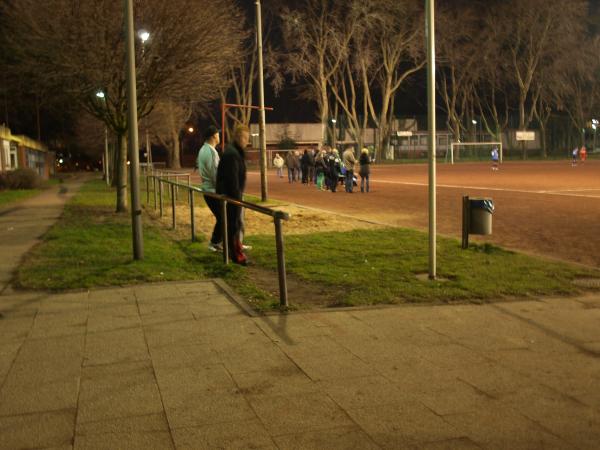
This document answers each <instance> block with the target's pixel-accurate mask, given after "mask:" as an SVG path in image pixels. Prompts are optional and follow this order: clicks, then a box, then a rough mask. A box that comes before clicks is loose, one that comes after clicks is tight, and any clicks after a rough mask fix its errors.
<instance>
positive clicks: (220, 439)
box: [173, 419, 277, 450]
mask: <svg viewBox="0 0 600 450" xmlns="http://www.w3.org/2000/svg"><path fill="white" fill-rule="evenodd" d="M173 439H174V441H175V446H176V447H177V449H180V450H188V449H189V450H192V449H204V448H207V449H208V448H211V449H212V448H215V449H216V448H222V449H228V450H229V449H231V450H234V449H239V450H246V449H257V450H258V449H260V450H263V449H264V450H267V449H273V450H275V449H277V447H276V446H275V444H274V443H273V440H272V439H271V437H270V436H269V434H268V433H267V431H266V429H265V427H264V426H263V425H262V424H261V423H260V421H258V420H256V419H255V420H250V421H246V422H226V423H219V424H214V425H204V426H201V427H196V428H177V429H174V430H173Z"/></svg>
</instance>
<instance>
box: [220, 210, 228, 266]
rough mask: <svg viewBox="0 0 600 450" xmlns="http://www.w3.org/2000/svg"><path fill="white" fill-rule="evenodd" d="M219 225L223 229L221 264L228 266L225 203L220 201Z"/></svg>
mask: <svg viewBox="0 0 600 450" xmlns="http://www.w3.org/2000/svg"><path fill="white" fill-rule="evenodd" d="M221 219H222V220H221V224H222V229H223V262H224V263H225V264H226V265H227V264H229V238H228V236H227V202H226V201H225V200H221Z"/></svg>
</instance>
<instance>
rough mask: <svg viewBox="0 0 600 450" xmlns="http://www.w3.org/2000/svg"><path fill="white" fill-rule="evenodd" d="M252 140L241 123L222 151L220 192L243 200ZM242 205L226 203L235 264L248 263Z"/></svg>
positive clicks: (230, 246)
mask: <svg viewBox="0 0 600 450" xmlns="http://www.w3.org/2000/svg"><path fill="white" fill-rule="evenodd" d="M249 142H250V130H249V129H248V127H247V126H245V125H238V126H236V127H235V129H234V131H233V143H230V144H228V145H227V147H226V148H225V151H224V152H223V158H222V159H221V163H220V164H219V169H218V170H217V193H218V194H223V195H226V196H227V197H231V198H233V199H235V200H242V198H243V195H244V188H245V187H246V161H245V149H246V147H247V146H248V143H249ZM242 227H243V224H242V208H241V207H240V206H236V205H232V204H229V203H228V204H227V244H228V246H229V256H230V258H231V261H233V262H234V263H236V264H241V265H246V264H247V261H248V260H247V258H246V255H245V254H244V249H243V247H242V241H241V232H242Z"/></svg>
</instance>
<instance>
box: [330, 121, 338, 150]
mask: <svg viewBox="0 0 600 450" xmlns="http://www.w3.org/2000/svg"><path fill="white" fill-rule="evenodd" d="M336 122H337V120H335V119H331V123H332V124H333V136H332V138H331V147H333V148H335V143H336V142H335V141H336V129H335V124H336Z"/></svg>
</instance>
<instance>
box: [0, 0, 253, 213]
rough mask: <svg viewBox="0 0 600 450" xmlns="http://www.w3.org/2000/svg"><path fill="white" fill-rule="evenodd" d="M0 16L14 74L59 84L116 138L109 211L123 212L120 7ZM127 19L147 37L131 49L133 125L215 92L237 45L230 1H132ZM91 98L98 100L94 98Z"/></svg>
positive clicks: (30, 7) (10, 4)
mask: <svg viewBox="0 0 600 450" xmlns="http://www.w3.org/2000/svg"><path fill="white" fill-rule="evenodd" d="M0 8H1V12H2V14H5V15H6V17H7V18H8V19H9V20H8V23H9V24H10V26H9V27H7V29H6V30H4V31H5V35H6V36H9V38H10V39H9V42H10V43H12V50H13V51H14V53H15V56H16V59H17V62H18V68H17V70H19V68H22V69H23V70H28V71H30V72H33V71H34V70H35V72H36V73H38V74H39V79H40V80H41V81H44V82H47V83H54V84H59V85H60V86H62V89H63V91H65V92H66V93H68V94H69V95H70V96H71V97H72V98H73V100H74V101H76V102H78V103H79V104H81V105H82V106H83V107H84V108H85V109H86V110H87V111H88V112H90V113H91V114H93V115H94V116H96V117H98V118H99V119H100V120H102V121H103V122H104V123H105V124H106V125H107V126H108V127H109V128H110V129H111V130H112V131H113V132H114V133H115V134H116V136H117V141H118V152H117V153H118V155H119V164H118V165H117V168H118V176H117V208H116V209H117V211H125V210H126V187H127V173H126V167H127V166H126V162H127V152H126V151H125V147H126V145H125V135H126V132H127V129H128V125H129V124H128V123H127V96H126V78H125V65H124V63H125V42H124V41H125V40H124V33H123V10H122V4H121V2H115V1H113V0H46V1H44V2H39V1H36V0H7V1H5V2H4V3H3V4H2V5H0ZM135 13H136V17H135V24H136V28H137V29H138V30H140V29H147V30H148V31H149V32H150V33H151V34H150V40H148V41H147V42H146V43H145V45H143V46H142V45H137V55H136V59H137V63H136V65H137V79H138V114H139V117H140V118H142V117H144V116H146V115H147V114H149V113H150V111H151V110H152V108H153V106H154V102H155V101H156V99H157V98H158V97H159V96H160V95H161V94H162V95H166V96H169V97H170V98H176V99H181V98H192V99H196V98H199V97H201V96H202V95H203V94H204V95H205V94H206V93H207V92H215V91H217V92H218V86H219V85H220V83H221V82H222V79H223V78H224V76H225V73H224V71H226V70H227V69H226V68H227V67H228V66H229V65H230V61H231V60H233V59H235V58H236V57H237V55H238V46H239V42H240V39H241V38H242V37H243V33H242V30H241V29H240V23H241V20H240V14H239V11H238V9H237V8H236V7H235V5H234V4H233V2H232V0H170V1H168V2H165V1H162V0H146V1H144V2H141V1H136V5H135ZM215 30H219V31H218V32H215ZM98 91H102V92H103V93H104V97H103V98H98V97H97V96H96V93H97V92H98ZM133 151H136V149H133Z"/></svg>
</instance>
